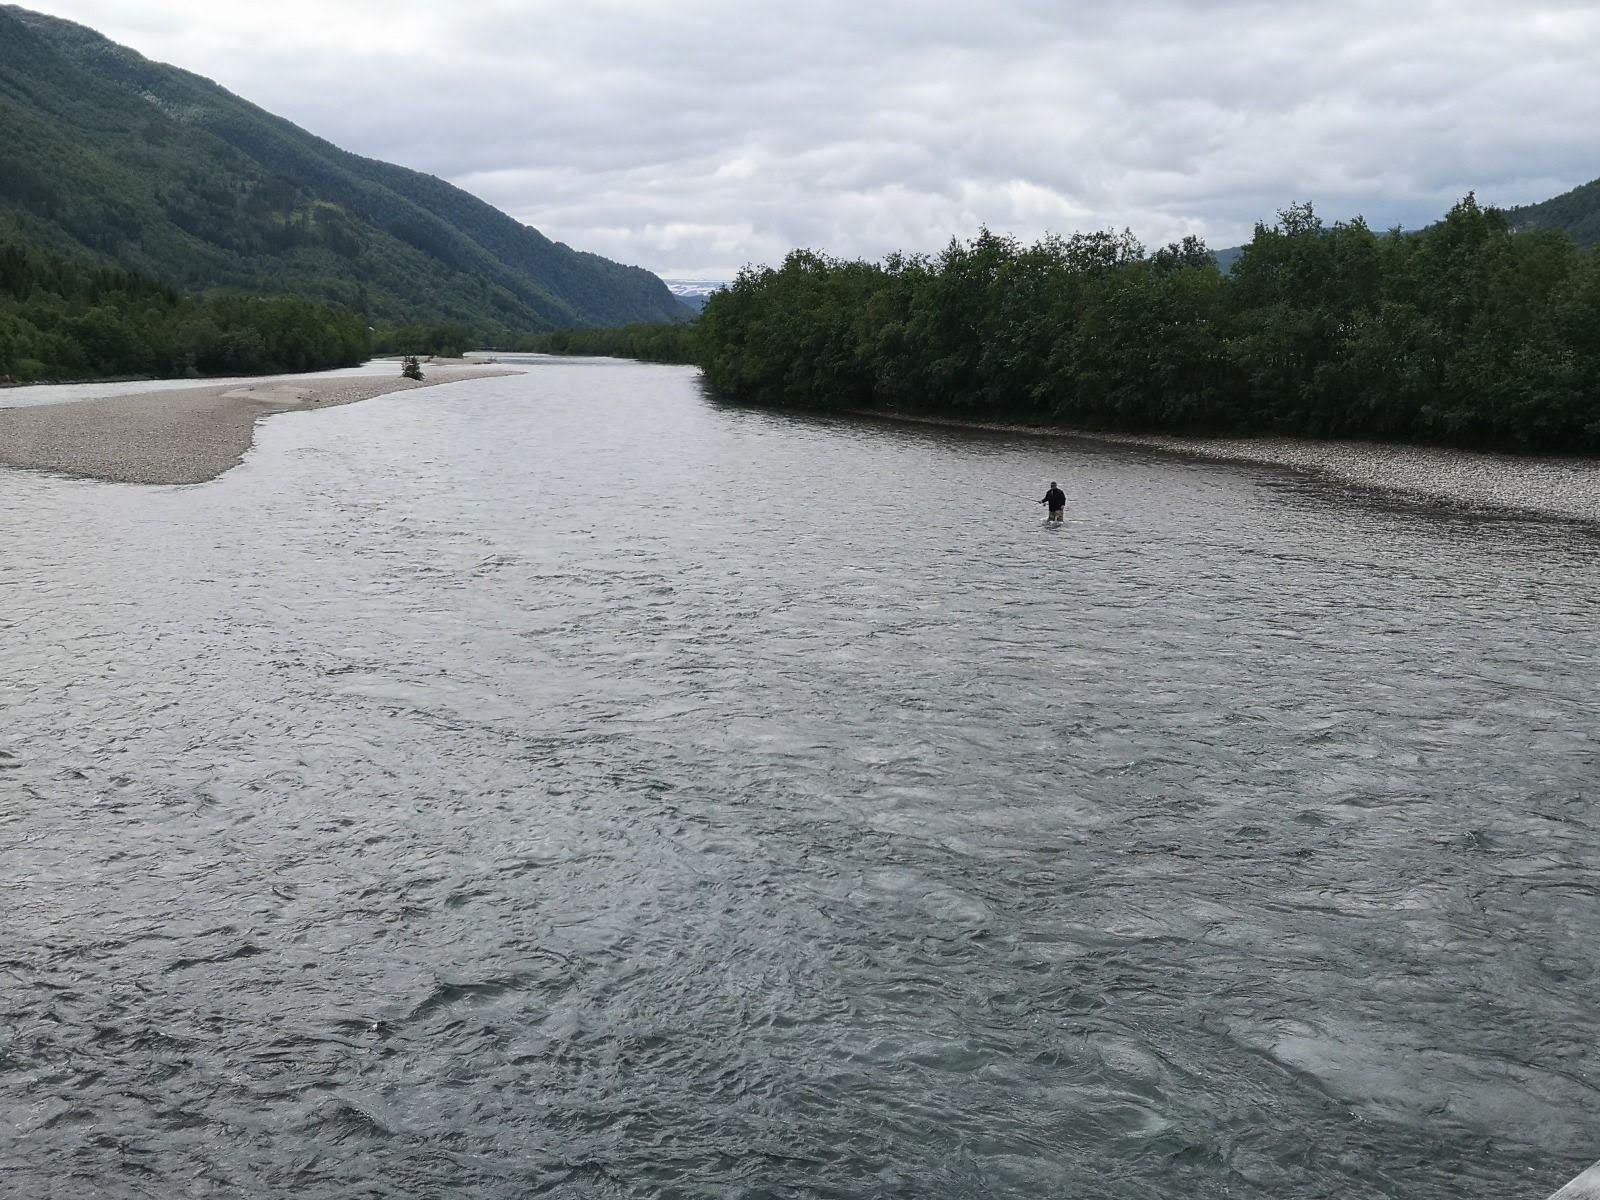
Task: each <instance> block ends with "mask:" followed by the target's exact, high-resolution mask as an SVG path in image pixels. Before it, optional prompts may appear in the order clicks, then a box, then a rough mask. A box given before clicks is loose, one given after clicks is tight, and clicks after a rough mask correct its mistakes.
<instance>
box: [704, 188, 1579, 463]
mask: <svg viewBox="0 0 1600 1200" xmlns="http://www.w3.org/2000/svg"><path fill="white" fill-rule="evenodd" d="M695 337H696V338H697V342H698V345H697V347H696V349H697V353H698V354H699V356H700V360H701V363H702V365H703V366H704V368H705V372H706V375H707V377H708V379H709V381H710V382H711V383H712V384H713V385H714V386H715V387H717V388H719V389H720V390H722V391H724V392H725V393H727V394H729V395H731V396H734V397H737V398H740V399H744V400H749V401H753V402H759V403H766V404H776V405H787V404H793V405H808V406H826V407H838V408H882V409H895V410H901V411H908V412H918V413H929V414H935V413H937V414H949V415H955V416H963V417H972V418H984V417H1004V418H1007V419H1019V418H1022V419H1035V420H1044V421H1050V422H1056V423H1066V424H1074V425H1080V426H1085V427H1095V428H1118V429H1130V430H1135V429H1173V430H1207V431H1236V432H1248V433H1266V432H1285V433H1295V434H1305V435H1311V436H1324V437H1334V436H1343V437H1374V438H1391V439H1419V440H1430V441H1438V442H1450V443H1458V444H1470V445H1480V446H1499V447H1506V448H1513V449H1557V450H1578V451H1586V452H1595V451H1600V251H1596V250H1582V249H1578V248H1577V247H1575V246H1574V245H1573V243H1572V242H1571V240H1570V239H1569V238H1568V237H1567V235H1566V234H1564V233H1561V232H1559V231H1554V230H1536V231H1530V232H1525V233H1514V232H1513V231H1512V230H1511V228H1510V226H1509V223H1508V221H1507V219H1506V217H1505V215H1504V214H1503V213H1501V212H1498V211H1496V210H1494V209H1487V208H1482V207H1480V206H1479V205H1478V204H1477V202H1476V200H1475V199H1474V198H1473V197H1471V196H1468V197H1467V198H1466V199H1465V200H1463V201H1462V202H1460V203H1459V204H1457V205H1456V206H1455V207H1454V208H1452V209H1451V211H1450V213H1449V214H1448V215H1447V216H1446V217H1445V219H1444V220H1443V221H1441V222H1440V223H1439V224H1437V225H1435V226H1433V227H1431V228H1429V229H1427V230H1425V231H1422V232H1420V233H1414V234H1402V233H1399V232H1395V233H1389V234H1377V233H1374V232H1373V231H1372V230H1371V229H1369V228H1368V227H1367V226H1366V225H1365V224H1364V223H1363V222H1362V221H1360V220H1357V221H1354V222H1351V223H1348V224H1345V223H1340V224H1334V225H1325V224H1324V223H1323V222H1322V221H1321V220H1320V219H1319V218H1318V217H1317V216H1316V214H1315V213H1314V212H1313V211H1312V209H1311V207H1310V206H1309V205H1298V206H1294V207H1291V208H1289V209H1286V210H1285V211H1284V212H1282V213H1280V214H1279V220H1278V222H1277V223H1276V224H1274V225H1271V226H1268V225H1265V224H1262V225H1258V226H1257V227H1256V231H1255V236H1254V238H1253V239H1252V240H1251V241H1250V243H1249V245H1248V246H1246V247H1245V248H1244V252H1243V254H1242V256H1241V257H1240V258H1239V260H1238V262H1237V263H1236V264H1235V265H1234V268H1233V270H1232V271H1231V272H1230V273H1228V274H1226V275H1224V274H1223V273H1221V272H1220V271H1219V270H1218V269H1217V266H1216V263H1215V260H1214V259H1213V257H1212V256H1211V254H1210V253H1209V252H1208V251H1207V249H1206V247H1205V246H1204V245H1203V244H1202V243H1200V242H1199V241H1197V240H1195V239H1192V238H1190V239H1185V240H1184V241H1183V242H1182V243H1179V244H1175V245H1171V246H1168V247H1166V248H1165V249H1163V250H1160V251H1157V252H1156V253H1155V254H1153V255H1148V256H1147V255H1146V254H1145V253H1144V250H1143V248H1142V247H1141V246H1140V245H1139V244H1138V243H1137V242H1136V241H1135V240H1134V238H1133V237H1132V235H1131V234H1127V233H1123V234H1112V233H1095V234H1088V235H1077V236H1074V237H1071V238H1064V239H1063V238H1047V239H1045V240H1044V241H1041V242H1038V243H1036V244H1034V245H1031V246H1023V245H1019V244H1018V243H1017V242H1015V241H1013V240H1012V239H1010V238H1006V237H999V236H996V235H994V234H991V233H989V232H987V231H985V232H983V233H981V234H979V236H978V237H976V238H975V239H973V240H972V241H970V242H966V243H961V242H952V243H951V245H950V246H949V247H948V248H947V249H946V250H944V252H943V253H941V254H939V255H937V256H933V257H926V256H904V255H896V256H892V257H890V258H889V259H887V260H886V261H884V262H882V263H867V262H850V261H841V260H837V259H833V258H829V257H826V256H823V255H819V254H815V253H811V252H808V251H797V252H795V253H793V254H791V255H790V256H789V257H788V258H787V259H786V260H785V262H784V263H783V265H782V266H781V267H779V268H777V269H775V270H774V269H759V270H758V269H747V270H745V271H744V272H743V273H741V274H740V276H739V278H738V280H737V281H736V282H735V283H734V284H733V285H732V286H731V287H729V288H728V289H726V290H724V291H722V292H719V293H717V294H716V295H714V296H712V298H711V299H710V301H709V303H708V304H707V305H706V310H705V313H704V315H703V316H702V317H701V319H700V321H699V322H698V326H697V330H696V334H695Z"/></svg>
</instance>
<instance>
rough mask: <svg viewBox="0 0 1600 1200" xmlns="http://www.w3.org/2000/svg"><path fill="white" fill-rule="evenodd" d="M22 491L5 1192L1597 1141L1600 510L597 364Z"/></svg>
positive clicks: (821, 1185)
mask: <svg viewBox="0 0 1600 1200" xmlns="http://www.w3.org/2000/svg"><path fill="white" fill-rule="evenodd" d="M1051 479H1059V480H1061V482H1062V484H1063V487H1064V489H1065V490H1066V492H1067V494H1068V497H1069V509H1070V511H1069V517H1071V518H1072V519H1073V520H1074V521H1076V522H1079V523H1076V524H1072V525H1068V526H1067V527H1065V528H1064V529H1059V530H1049V529H1045V528H1044V527H1043V525H1042V522H1041V521H1040V512H1041V510H1039V508H1038V507H1037V506H1036V505H1034V504H1032V503H1031V501H1032V499H1033V498H1034V497H1035V496H1037V495H1042V494H1043V490H1044V487H1045V485H1046V484H1047V483H1048V482H1049V481H1050V480H1051ZM0 504H3V505H4V508H5V511H6V513H7V518H6V522H7V524H6V547H5V549H6V553H5V554H4V556H3V557H0V588H3V591H0V595H3V596H4V603H3V604H0V664H3V667H4V670H3V671H0V705H3V708H4V712H5V714H6V720H5V723H4V728H3V729H0V753H3V757H0V898H3V900H4V904H5V908H6V912H7V919H6V920H5V921H4V922H3V923H0V967H3V968H4V971H5V978H6V983H5V986H4V987H3V988H0V1016H3V1028H4V1030H5V1036H4V1041H3V1042H0V1120H3V1121H4V1123H5V1125H6V1126H7V1127H8V1128H9V1129H10V1130H11V1133H12V1136H11V1138H10V1140H9V1144H8V1147H7V1163H6V1167H7V1179H6V1184H7V1187H8V1189H11V1190H12V1191H14V1193H15V1194H17V1195H20V1196H34V1195H38V1196H51V1195H61V1196H68V1195H78V1194H82V1193H83V1191H84V1190H85V1189H86V1188H88V1187H89V1186H90V1185H91V1183H92V1184H93V1185H94V1186H95V1187H97V1188H98V1189H99V1191H98V1193H97V1194H100V1195H104V1196H112V1197H121V1196H129V1197H132V1196H149V1195H156V1196H167V1195H175V1194H198V1195H207V1194H213V1192H215V1193H216V1194H227V1193H226V1192H224V1191H223V1189H224V1188H225V1187H233V1188H235V1189H237V1190H238V1192H239V1193H240V1194H246V1195H252V1196H254V1195H295V1196H297V1197H344V1196H350V1195H367V1194H371V1195H417V1196H426V1195H451V1196H483V1197H511V1196H522V1195H527V1194H530V1193H536V1192H538V1193H541V1194H542V1192H541V1189H542V1190H543V1191H547V1192H548V1193H550V1194H555V1195H570V1196H585V1197H587V1196H596V1197H599V1196H632V1195H654V1194H669V1195H690V1196H698V1195H704V1196H723V1195H747V1196H765V1195H819V1196H926V1195H951V1196H966V1195H987V1196H996V1195H998V1196H1037V1195H1063V1196H1085V1197H1130V1198H1131V1197H1148V1196H1163V1197H1166V1196H1170V1197H1180V1196H1181V1197H1223V1196H1227V1197H1283V1196H1296V1197H1316V1196H1328V1197H1334V1196H1337V1197H1377V1196H1407V1197H1441V1198H1442V1197H1459V1196H1464V1195H1481V1196H1518V1195H1526V1196H1533V1197H1539V1196H1543V1195H1544V1194H1546V1193H1547V1192H1548V1191H1550V1190H1551V1189H1553V1188H1554V1187H1555V1186H1557V1185H1558V1184H1560V1183H1561V1182H1563V1181H1564V1180H1565V1179H1566V1178H1568V1177H1570V1176H1571V1175H1572V1174H1574V1173H1576V1171H1577V1170H1579V1169H1581V1167H1583V1166H1584V1165H1586V1164H1587V1163H1588V1162H1589V1161H1590V1160H1591V1159H1592V1158H1593V1157H1594V1156H1595V1155H1596V1154H1600V1118H1597V1117H1596V1115H1595V1113H1596V1106H1595V1099H1596V1096H1595V1090H1594V1087H1593V1084H1592V1081H1593V1079H1594V1077H1595V1071H1596V1068H1597V1066H1600V1061H1597V1058H1600V1051H1597V1049H1596V1047H1597V1045H1600V1039H1597V1033H1600V1029H1597V1021H1596V1017H1595V1010H1594V1006H1593V999H1592V997H1593V992H1594V985H1595V970H1596V958H1597V953H1600V921H1597V919H1596V918H1597V917H1600V901H1597V896H1600V885H1597V884H1596V883H1595V879H1596V875H1595V869H1596V867H1597V866H1600V828H1597V821H1596V813H1595V809H1594V805H1595V780H1596V778H1597V774H1600V772H1597V768H1600V761H1597V757H1600V756H1597V754H1596V747H1595V742H1594V740H1593V729H1594V727H1595V710H1594V696H1595V683H1596V680H1597V654H1600V634H1597V633H1596V621H1595V616H1596V613H1595V599H1594V597H1595V596H1596V594H1597V591H1596V589H1597V585H1600V566H1597V565H1596V551H1597V549H1600V538H1597V535H1596V532H1595V530H1594V529H1593V528H1592V527H1589V526H1584V525H1579V524H1564V523H1559V522H1532V521H1521V520H1512V519H1498V518H1485V517H1481V516H1480V517H1469V516H1463V515H1459V514H1450V513H1446V512H1440V511H1436V510H1432V509H1429V508H1426V507H1422V506H1411V505H1406V504H1403V503H1396V502H1393V501H1383V502H1376V501H1371V500H1369V499H1367V498H1365V497H1363V496H1362V495H1361V494H1359V493H1353V492H1349V491H1335V490H1330V489H1326V488H1323V487H1320V486H1319V485H1317V484H1315V483H1314V482H1312V481H1308V480H1306V479H1304V478H1303V477H1296V476H1289V475H1284V474H1279V473H1275V472H1271V471H1268V470H1263V469H1259V468H1253V467H1244V466H1226V465H1215V464H1204V463H1194V462H1187V461H1183V460H1176V459H1171V458H1167V457H1163V456H1158V455H1151V454H1147V453H1145V452H1143V451H1140V450H1137V449H1132V448H1107V447H1094V446H1079V445H1075V444H1071V443H1063V442H1062V441H1060V440H1059V439H1030V438H1027V437H1022V436H1014V435H1006V434H994V433H977V432H964V431H959V430H949V429H937V428H931V427H895V426H887V425H884V424H880V423H863V422H854V421H850V420H829V419H817V418H804V417H789V416H783V415H778V414H770V413H762V412H752V411H749V410H742V409H737V408H729V407H724V406H719V405H717V404H715V403H712V402H710V401H708V400H707V399H706V398H704V397H703V396H702V395H701V393H700V391H699V388H698V385H697V383H696V380H695V376H694V373H693V372H692V371H688V370H685V369H681V368H667V367H648V366H641V365H634V364H622V363H614V362H603V361H570V360H561V361H555V360H551V361H548V362H534V363H531V364H529V365H528V372H527V374H525V375H523V376H519V377H515V378H500V379H487V380H477V381H472V382H466V383H461V384H455V385H452V386H451V387H449V388H445V389H438V390H435V391H431V392H430V391H422V392H416V393H410V394H403V395H396V396H392V397H386V398H384V399H381V400H377V401H371V402H367V403H364V404H360V405H354V406H350V407H346V408H340V409H334V410H328V411H324V412H317V413H307V414H291V415H287V416H279V417H273V418H270V419H268V420H267V421H266V422H265V423H264V424H263V425H262V426H261V428H260V429H259V431H258V437H257V444H256V447H255V449H254V450H253V451H252V452H251V454H250V455H249V457H248V458H247V459H246V463H245V465H244V466H243V467H242V468H240V469H238V470H236V471H234V472H232V473H230V474H228V475H226V476H224V477H223V478H222V479H221V480H219V481H217V482H215V483H212V484H207V485H203V486H199V487H187V488H143V489H141V488H136V487H131V486H123V485H107V484H98V483H87V482H81V481H71V480H57V479H51V478H47V477H43V476H34V475H23V474H5V475H0Z"/></svg>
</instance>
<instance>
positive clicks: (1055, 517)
mask: <svg viewBox="0 0 1600 1200" xmlns="http://www.w3.org/2000/svg"><path fill="white" fill-rule="evenodd" d="M1039 503H1040V504H1047V505H1049V506H1050V516H1049V520H1052V521H1060V520H1061V516H1062V513H1063V512H1064V511H1065V510H1066V507H1067V494H1066V493H1065V492H1063V491H1062V490H1061V489H1060V488H1058V487H1057V486H1056V481H1055V480H1054V479H1052V480H1051V481H1050V490H1049V491H1048V492H1046V493H1045V494H1044V499H1043V500H1041V501H1039Z"/></svg>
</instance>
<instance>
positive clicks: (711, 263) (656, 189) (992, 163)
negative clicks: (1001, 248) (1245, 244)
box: [26, 0, 1600, 279]
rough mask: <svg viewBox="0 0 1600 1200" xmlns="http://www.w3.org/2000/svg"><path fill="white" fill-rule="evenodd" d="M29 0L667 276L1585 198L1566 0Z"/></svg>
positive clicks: (1578, 30)
mask: <svg viewBox="0 0 1600 1200" xmlns="http://www.w3.org/2000/svg"><path fill="white" fill-rule="evenodd" d="M26 7H31V8H35V9H37V10H39V11H44V12H48V13H51V14H52V15H55V16H60V17H65V18H67V19H69V20H74V21H79V22H81V23H83V24H86V25H89V26H91V27H93V28H95V29H97V30H99V31H100V32H101V33H104V34H105V35H106V36H108V37H110V38H112V39H113V40H115V41H118V42H121V43H123V44H126V45H129V46H132V47H133V48H134V49H136V50H138V51H139V52H141V53H143V54H145V55H146V56H148V57H150V58H154V59H158V60H161V61H163V62H169V63H172V64H174V65H176V66H180V67H184V68H186V69H188V70H191V71H195V72H197V73H199V74H202V75H205V76H207V77H209V78H212V79H215V80H216V81H217V82H218V83H220V84H222V85H223V86H225V87H227V88H229V89H230V90H232V91H235V92H237V93H239V94H240V95H241V96H243V97H245V98H246V99H248V100H250V101H251V102H253V103H255V104H258V105H260V106H261V107H263V108H265V109H267V110H269V111H271V112H274V113H276V114H278V115H280V116H283V117H286V118H288V119H290V120H292V121H294V122H295V123H296V124H299V125H302V126H304V127H305V128H307V129H308V130H310V131H311V132H312V133H314V134H317V135H318V136H320V137H324V138H326V139H328V140H329V141H332V142H334V143H336V144H337V145H339V146H342V147H344V148H345V149H348V150H352V151H355V152H356V153H359V154H364V155H368V156H371V157H374V158H379V159H384V160H386V161H390V162H396V163H400V164H402V165H405V166H408V167H412V168H415V169H417V170H421V171H426V172H429V173H431V174H435V175H439V176H441V177H443V178H445V179H448V180H450V181H451V182H453V183H455V184H457V185H459V186H461V187H463V188H465V189H467V190H468V191H470V192H473V193H474V194H476V195H478V196H481V197H482V198H483V199H485V200H487V201H489V202H490V203H491V204H494V205H496V206H497V207H499V208H501V209H503V210H505V211H506V212H508V213H510V214H511V215H512V216H514V217H516V218H517V219H518V220H520V221H524V222H526V223H527V224H530V225H533V226H535V227H537V228H539V229H540V230H541V231H543V232H544V233H546V234H547V235H549V236H551V237H553V238H556V239H558V240H560V241H563V242H566V243H568V244H570V245H572V246H574V247H576V248H578V249H581V250H590V251H594V252H595V253H598V254H603V255H605V256H606V257H608V258H614V259H618V260H620V261H623V262H628V263H637V264H638V265H641V266H645V267H648V268H649V269H651V270H652V271H655V272H657V273H658V274H661V275H663V276H668V277H688V278H702V279H704V278H710V279H716V278H726V277H728V276H730V275H731V274H732V273H733V272H734V271H736V270H737V269H738V268H739V267H740V266H741V265H743V264H745V263H749V262H755V263H772V262H776V261H777V260H779V259H780V258H781V257H782V256H783V254H784V253H785V252H787V251H788V250H789V249H791V248H793V247H795V246H808V247H812V248H816V249H822V250H827V251H829V252H831V253H834V254H838V255H843V256H851V257H854V256H864V257H869V258H876V257H880V256H882V255H883V254H885V253H888V252H890V251H893V250H911V251H916V250H933V249H937V248H938V247H939V246H941V245H943V244H944V243H945V242H946V241H948V240H949V238H950V237H952V236H961V237H964V236H968V235H970V234H972V233H973V232H975V231H976V230H977V228H978V227H979V226H980V225H988V226H989V227H990V228H992V229H994V230H996V231H999V232H1006V233H1012V234H1015V235H1017V236H1019V237H1022V238H1033V237H1037V236H1039V235H1041V234H1043V233H1046V232H1055V233H1071V232H1073V231H1074V230H1080V229H1084V230H1086V229H1099V228H1107V227H1115V228H1122V227H1129V228H1131V229H1132V230H1133V231H1134V232H1135V234H1137V235H1138V236H1139V237H1140V238H1141V239H1142V240H1143V241H1144V242H1145V243H1146V244H1148V245H1159V244H1161V243H1163V242H1166V241H1169V240H1172V239H1175V238H1178V237H1181V236H1183V235H1185V234H1191V233H1192V234H1198V235H1200V236H1202V237H1204V238H1206V240H1207V241H1208V242H1209V243H1210V244H1211V245H1213V246H1215V247H1222V246H1227V245H1232V244H1236V243H1238V242H1239V241H1241V240H1244V239H1245V238H1246V237H1248V235H1249V232H1250V229H1251V228H1252V226H1253V225H1254V223H1255V221H1256V220H1258V219H1263V218H1267V219H1270V218H1271V216H1272V214H1273V213H1274V212H1275V211H1276V210H1277V209H1279V208H1281V207H1283V206H1284V205H1285V204H1288V203H1290V202H1292V201H1296V200H1306V199H1309V200H1311V201H1313V202H1314V203H1315V204H1316V205H1317V208H1318V210H1319V211H1321V212H1323V213H1324V214H1326V215H1327V216H1329V217H1330V218H1343V217H1348V216H1354V215H1357V214H1361V215H1364V216H1366V217H1367V219H1368V220H1369V222H1370V223H1372V224H1373V225H1374V226H1378V227H1391V226H1395V225H1400V226H1406V227H1414V226H1416V225H1419V224H1422V223H1425V222H1427V221H1429V220H1432V219H1434V218H1436V217H1438V216H1439V215H1440V214H1441V213H1442V212H1443V211H1444V210H1445V209H1446V208H1448V206H1449V205H1450V203H1451V202H1452V201H1453V200H1455V199H1456V198H1458V197H1459V196H1461V195H1463V194H1464V193H1465V192H1467V191H1468V190H1476V191H1477V193H1478V194H1479V196H1480V198H1482V199H1483V200H1485V201H1486V202H1489V203H1495V204H1501V205H1512V204H1519V203H1529V202H1533V201H1537V200H1541V199H1545V198H1547V197H1549V196H1552V195H1556V194H1558V193H1560V192H1562V191H1565V190H1567V189H1569V188H1571V187H1573V186H1576V185H1578V184H1580V183H1584V182H1587V181H1588V180H1590V179H1593V178H1595V177H1596V176H1600V162H1597V161H1596V160H1597V159H1600V155H1597V154H1596V152H1595V150H1594V146H1593V141H1594V139H1593V133H1592V131H1593V129H1594V128H1596V127H1597V126H1600V85H1597V84H1596V83H1595V81H1594V78H1593V70H1592V64H1593V62H1594V61H1596V59H1597V57H1600V11H1596V10H1594V9H1592V8H1591V7H1590V6H1588V5H1585V4H1581V3H1570V2H1559V3H1533V4H1529V5H1526V6H1523V7H1522V9H1521V10H1520V11H1515V12H1513V11H1511V10H1510V9H1509V8H1508V7H1507V6H1505V5H1503V4H1491V3H1485V2H1480V0H1465V2H1462V3H1456V4H1444V3H1435V2H1431V0H1430V2H1427V3H1418V4H1412V5H1409V6H1407V7H1406V8H1405V10H1404V11H1396V10H1395V9H1394V8H1393V7H1392V6H1387V5H1380V4H1378V3H1376V2H1372V0H1356V2H1354V3H1347V4H1344V5H1342V6H1339V7H1337V8H1334V7H1332V6H1327V5H1311V4H1307V3H1300V2H1298V0H1288V2H1286V3H1277V4H1267V3H1262V2H1259V0H1142V2H1137V3H1126V4H1118V5H1114V6H1107V5H1101V4H1070V3H1044V2H1042V0H997V2H996V3H993V4H990V5H988V6H986V7H984V8H983V9H981V10H977V9H975V8H974V7H973V6H971V5H967V4H956V3H952V2H950V0H927V2H924V3H919V4H916V5H909V4H889V5H883V6H879V7H878V8H877V9H875V10H874V9H869V8H868V7H867V6H862V5H846V4H844V3H840V2H839V0H822V2H818V3H813V4H810V5H807V6H805V7H804V8H799V7H796V6H777V5H736V4H734V3H732V2H731V0H683V2H682V3H680V4H678V5H676V6H675V7H670V8H669V7H668V6H665V5H662V4H659V3H650V2H647V0H601V2H598V3H590V4H586V5H584V6H583V7H582V9H581V10H576V9H574V8H573V7H572V6H570V5H562V4H557V3H545V2H535V3H528V2H525V0H523V2H512V0H460V2H459V3H457V4H455V5H453V6H451V7H450V8H449V10H448V11H447V12H441V11H440V10H439V8H438V6H437V5H436V4H428V3H424V2H422V0H400V2H396V3H381V2H379V0H345V2H343V3H340V4H339V5H338V6H337V8H336V9H330V8H327V7H324V6H320V5H314V4H312V3H310V0H282V2H281V3H278V4H275V5H273V6H270V7H264V6H256V5H243V4H230V3H210V4H198V3H192V2H188V0H147V2H143V3H139V4H133V3H129V2H127V0H34V2H32V3H29V4H27V5H26Z"/></svg>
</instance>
